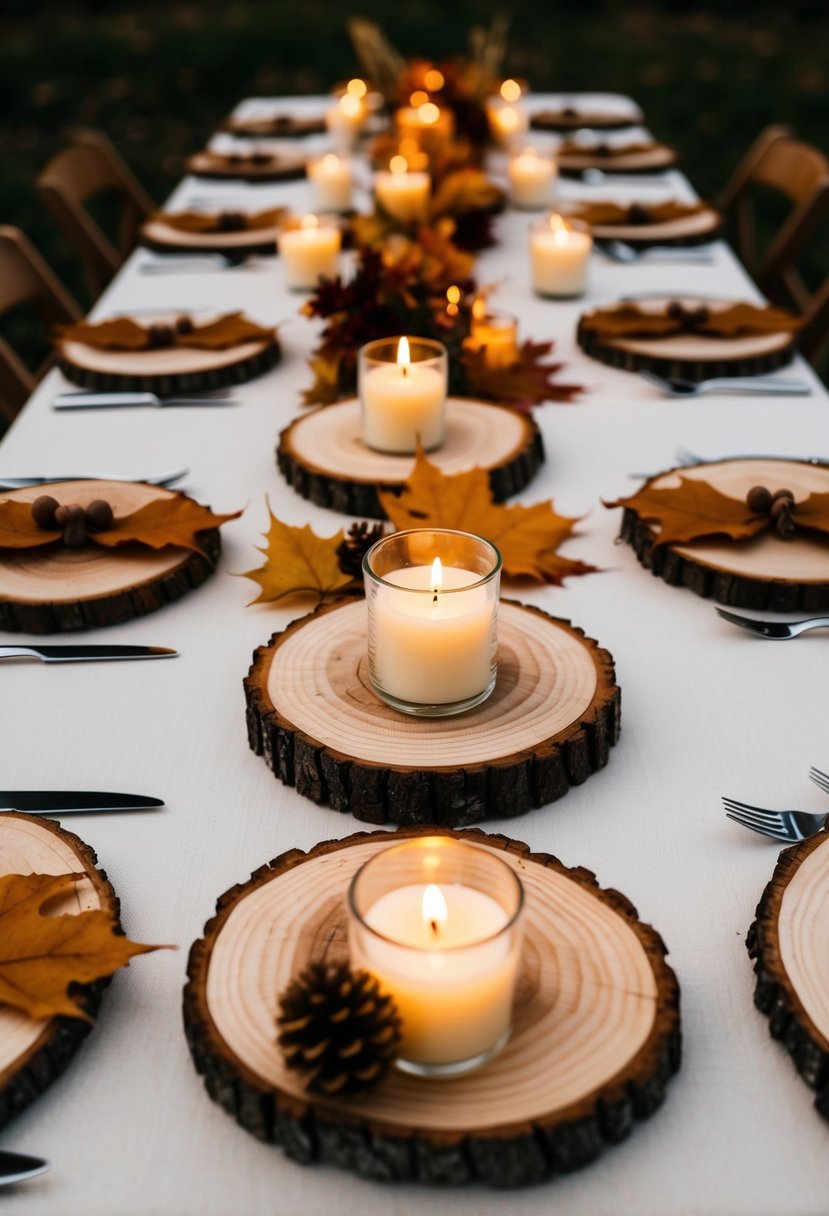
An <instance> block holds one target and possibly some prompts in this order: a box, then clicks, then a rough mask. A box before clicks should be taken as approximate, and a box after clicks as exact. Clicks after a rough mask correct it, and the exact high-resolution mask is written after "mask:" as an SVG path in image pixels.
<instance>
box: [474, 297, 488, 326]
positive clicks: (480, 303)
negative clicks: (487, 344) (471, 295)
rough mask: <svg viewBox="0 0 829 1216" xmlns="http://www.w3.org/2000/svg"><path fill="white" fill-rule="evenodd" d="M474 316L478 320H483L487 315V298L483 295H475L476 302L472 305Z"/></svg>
mask: <svg viewBox="0 0 829 1216" xmlns="http://www.w3.org/2000/svg"><path fill="white" fill-rule="evenodd" d="M472 316H473V317H474V318H475V320H476V321H483V319H484V317H485V316H486V300H485V299H484V297H483V296H476V297H475V303H474V304H473V305H472Z"/></svg>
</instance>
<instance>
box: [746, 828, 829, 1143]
mask: <svg viewBox="0 0 829 1216" xmlns="http://www.w3.org/2000/svg"><path fill="white" fill-rule="evenodd" d="M827 845H829V836H827V835H826V834H825V833H824V832H821V833H819V834H818V835H817V836H813V837H812V838H811V840H804V841H802V842H801V843H800V844H797V845H794V846H793V847H792V848H790V849H784V850H783V852H782V853H781V854H780V857H779V859H778V862H777V866H776V868H775V871H774V875H773V877H772V879H771V882H770V883H769V884H768V886H767V887H766V889H765V891H764V892H763V897H762V899H761V900H760V903H759V904H758V906H757V912H756V919H755V921H754V924H753V925H752V926H751V928H750V929H749V931H748V937H747V939H746V945H747V946H748V952H749V955H750V956H751V958H753V959H754V971H755V974H756V977H757V979H756V987H755V991H754V1003H755V1005H756V1006H757V1008H758V1009H760V1010H761V1011H762V1012H763V1013H764V1014H765V1015H766V1017H767V1018H768V1019H769V1030H770V1032H771V1034H772V1036H773V1038H775V1039H779V1040H780V1042H782V1043H783V1044H784V1046H785V1047H786V1050H787V1051H788V1052H789V1054H790V1055H791V1057H792V1059H793V1060H794V1063H795V1067H796V1068H797V1071H798V1072H799V1073H800V1075H801V1077H802V1078H803V1080H804V1081H805V1082H806V1084H807V1085H809V1086H810V1087H811V1088H812V1089H813V1090H815V1092H816V1095H817V1096H816V1098H815V1107H816V1108H817V1110H818V1111H819V1113H820V1114H821V1115H822V1116H823V1118H824V1119H827V1120H829V984H827V965H826V943H827V941H829V848H827Z"/></svg>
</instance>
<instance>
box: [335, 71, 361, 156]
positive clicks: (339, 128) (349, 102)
mask: <svg viewBox="0 0 829 1216" xmlns="http://www.w3.org/2000/svg"><path fill="white" fill-rule="evenodd" d="M360 83H363V82H362V81H361V82H360ZM367 115H368V107H367V105H366V101H365V95H363V96H357V95H356V94H355V93H353V92H346V93H344V94H343V95H342V97H340V98H339V99H338V100H337V101H336V102H335V103H334V105H332V106H329V107H328V109H327V110H326V111H325V125H326V128H327V130H328V134H329V135H330V136H331V138H332V139H333V140H334V141H335V142H336V143H337V145H338V146H339V147H342V148H344V149H346V150H348V149H349V148H352V147H353V146H354V144H355V143H356V140H357V136H358V135H359V134H360V131H361V130H362V129H363V124H364V123H365V121H366V117H367Z"/></svg>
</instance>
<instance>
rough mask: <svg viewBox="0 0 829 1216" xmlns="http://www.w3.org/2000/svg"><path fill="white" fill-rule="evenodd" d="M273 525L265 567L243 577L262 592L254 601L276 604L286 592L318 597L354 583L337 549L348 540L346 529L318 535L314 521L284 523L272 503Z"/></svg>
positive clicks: (271, 516)
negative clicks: (308, 522)
mask: <svg viewBox="0 0 829 1216" xmlns="http://www.w3.org/2000/svg"><path fill="white" fill-rule="evenodd" d="M268 514H269V515H270V518H271V526H270V528H269V530H268V534H267V536H266V538H265V541H266V543H265V545H264V547H262V546H261V545H259V546H257V548H258V549H259V551H260V552H261V553H264V554H265V558H266V561H265V564H264V566H260V567H258V569H256V570H247V571H245V572H244V574H242V575H240V577H241V578H251V579H253V581H254V582H255V583H258V584H259V587H260V591H259V594H258V595H257V597H256V599H255V600H251V601H250V602H251V603H252V604H263V603H272V602H273V601H274V600H280V599H282V598H283V597H284V596H286V595H294V594H303V593H304V594H312V595H315V596H316V597H317V598H318V599H320V600H321V599H322V598H323V596H325V595H326V594H328V593H329V592H331V591H341V590H343V589H344V588H345V587H347V586H348V584H349V583H351V582H352V581H353V580H352V577H351V575H350V574H344V573H343V571H342V570H341V569H340V563H339V558H338V556H337V549H338V548H339V546H340V545H341V544H342V543H343V541H344V540H345V533H344V532H343V530H342V528H341V529H340V531H339V532H337V533H335V534H334V536H317V534H316V532H314V530H313V528H312V527H311V526H310V524H304V525H303V527H301V528H296V527H293V526H292V525H291V524H284V523H283V522H282V520H281V519H277V518H276V516H275V515H274V513H273V511H272V510H271V508H270V504H269V505H268Z"/></svg>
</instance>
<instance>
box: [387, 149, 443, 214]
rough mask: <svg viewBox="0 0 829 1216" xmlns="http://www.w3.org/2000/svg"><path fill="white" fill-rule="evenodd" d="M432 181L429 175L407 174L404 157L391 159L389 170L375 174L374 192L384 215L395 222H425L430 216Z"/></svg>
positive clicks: (407, 165) (407, 166) (406, 164)
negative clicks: (395, 220)
mask: <svg viewBox="0 0 829 1216" xmlns="http://www.w3.org/2000/svg"><path fill="white" fill-rule="evenodd" d="M431 188H432V179H431V177H430V176H429V174H428V173H424V172H417V173H413V172H410V171H409V163H408V161H407V160H406V158H405V156H393V157H392V158H391V161H390V163H389V170H388V172H386V171H385V170H381V171H380V172H379V173H375V175H374V193H375V195H376V197H377V202H378V204H379V205H380V206H381V207H382V208H383V210H384V211H385V212H387V213H388V214H389V215H391V216H393V217H394V218H395V219H398V220H425V219H426V216H427V215H428V213H429V192H430V190H431Z"/></svg>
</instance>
